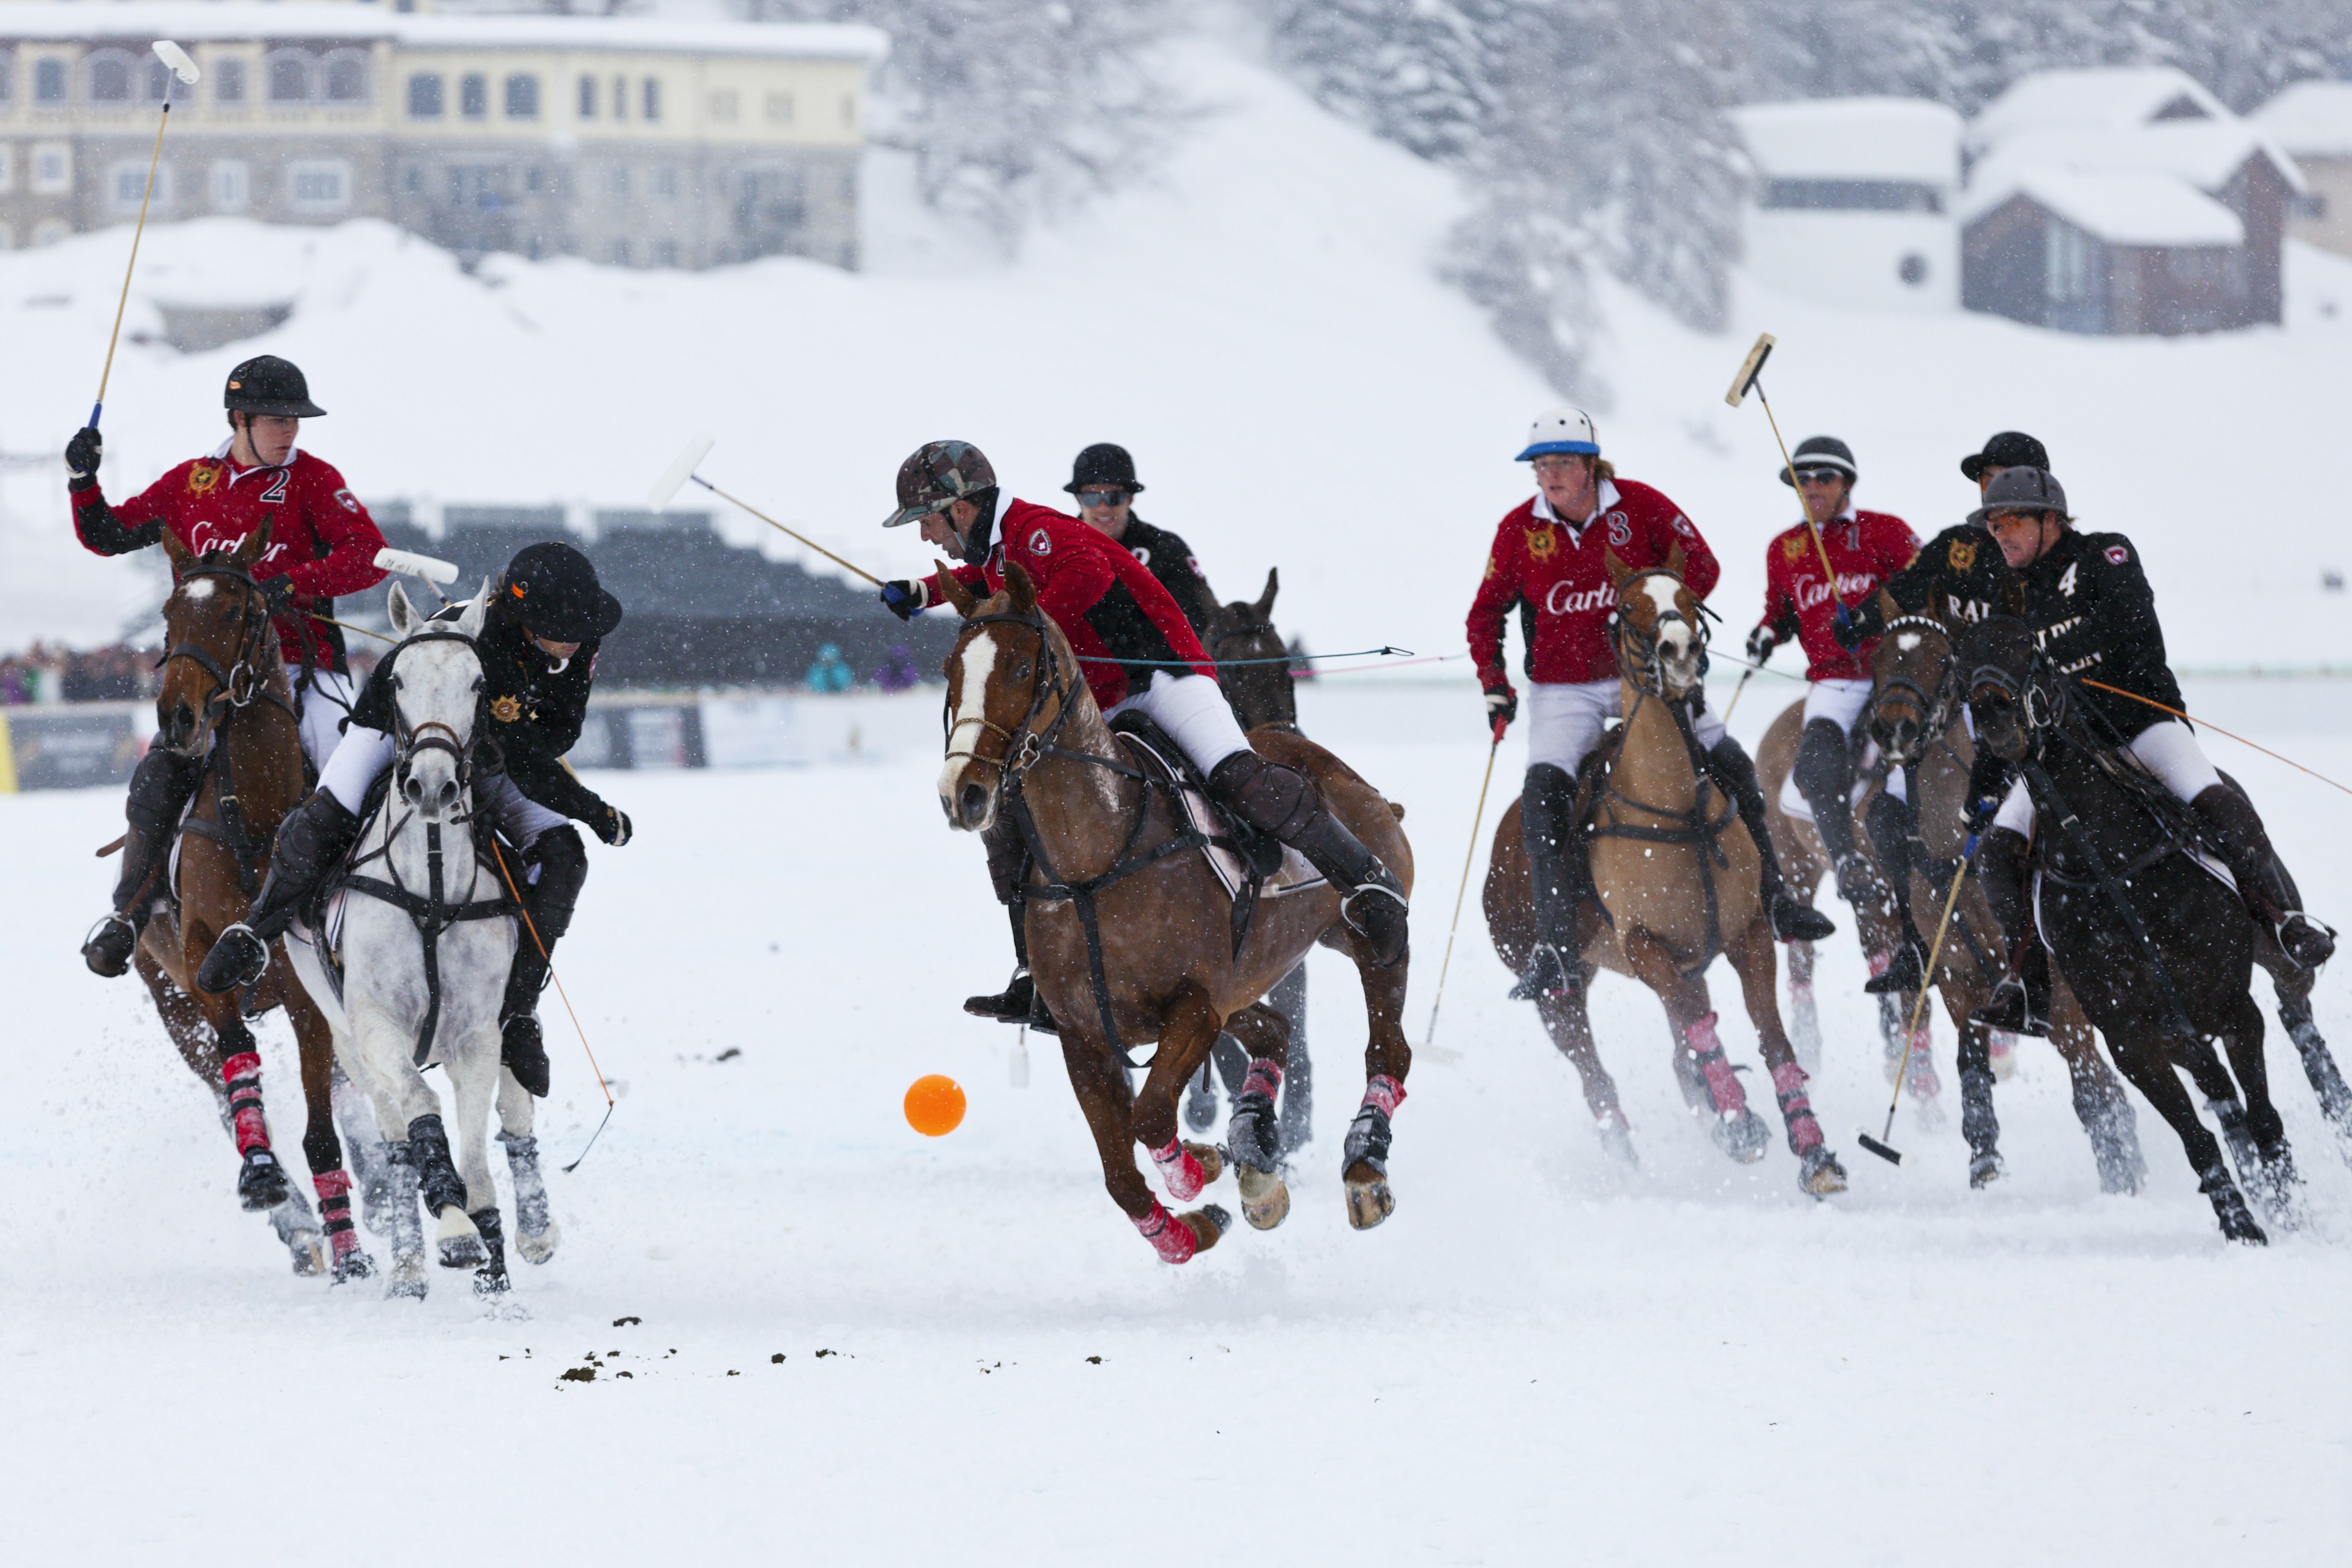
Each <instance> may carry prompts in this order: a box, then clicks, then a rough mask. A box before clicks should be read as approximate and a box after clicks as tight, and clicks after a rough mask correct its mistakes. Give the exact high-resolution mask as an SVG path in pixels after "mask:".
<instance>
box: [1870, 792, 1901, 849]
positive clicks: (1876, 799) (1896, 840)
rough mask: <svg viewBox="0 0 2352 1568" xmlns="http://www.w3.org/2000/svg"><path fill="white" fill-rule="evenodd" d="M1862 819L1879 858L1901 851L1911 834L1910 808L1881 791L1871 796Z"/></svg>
mask: <svg viewBox="0 0 2352 1568" xmlns="http://www.w3.org/2000/svg"><path fill="white" fill-rule="evenodd" d="M1862 820H1863V826H1865V827H1867V828H1869V829H1870V841H1871V843H1872V844H1873V845H1874V846H1876V847H1877V849H1878V853H1879V858H1881V859H1886V858H1891V857H1894V856H1896V855H1898V854H1899V853H1901V851H1902V850H1903V849H1904V847H1905V845H1906V842H1907V840H1908V839H1909V837H1910V835H1911V808H1910V807H1909V806H1908V805H1905V804H1904V803H1903V802H1901V801H1899V800H1897V799H1895V797H1894V796H1893V795H1887V794H1885V792H1883V791H1882V792H1881V793H1879V794H1878V795H1874V796H1873V797H1872V798H1871V802H1870V810H1869V811H1868V812H1867V813H1865V814H1864V816H1863V819H1862Z"/></svg>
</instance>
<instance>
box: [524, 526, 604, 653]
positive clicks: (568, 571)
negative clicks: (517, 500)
mask: <svg viewBox="0 0 2352 1568" xmlns="http://www.w3.org/2000/svg"><path fill="white" fill-rule="evenodd" d="M496 597H497V598H498V600H499V603H500V604H502V605H505V606H506V607H507V609H508V610H509V613H511V614H512V615H513V616H515V617H516V618H517V619H518V620H520V621H521V623H522V629H523V630H525V631H526V632H529V633H530V635H531V636H532V637H542V638H544V639H546V640H547V641H549V642H571V643H581V642H593V641H594V640H596V639H597V638H598V637H609V636H611V635H612V631H613V628H614V626H619V625H620V624H621V601H620V600H618V599H615V598H614V597H613V595H610V594H608V593H606V592H605V591H604V584H601V583H599V582H597V581H596V568H595V566H594V565H593V563H591V562H590V561H589V559H588V557H586V556H585V555H583V554H582V553H580V552H579V551H577V550H575V549H573V548H572V546H571V545H569V544H565V543H563V542H562V541H560V540H551V541H549V542H546V543H544V544H531V545H526V546H524V547H523V549H522V550H521V551H520V552H517V554H516V555H515V558H514V559H513V560H512V561H510V562H509V563H507V569H506V574H505V575H504V576H502V577H500V578H499V586H498V592H497V595H496Z"/></svg>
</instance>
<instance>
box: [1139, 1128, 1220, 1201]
mask: <svg viewBox="0 0 2352 1568" xmlns="http://www.w3.org/2000/svg"><path fill="white" fill-rule="evenodd" d="M1151 1163H1153V1164H1155V1165H1157V1166H1159V1167H1160V1178H1161V1179H1162V1180H1164V1181H1165V1182H1166V1183H1167V1184H1168V1195H1169V1196H1170V1197H1171V1198H1174V1199H1175V1200H1176V1201H1177V1202H1178V1203H1180V1204H1189V1203H1191V1202H1192V1200H1193V1199H1194V1198H1197V1197H1199V1196H1200V1195H1201V1189H1202V1187H1205V1186H1207V1185H1208V1184H1209V1180H1208V1175H1207V1173H1205V1172H1203V1171H1202V1169H1201V1162H1200V1161H1198V1160H1196V1159H1194V1158H1193V1157H1192V1151H1191V1150H1190V1149H1187V1148H1185V1147H1184V1141H1183V1140H1182V1139H1181V1138H1171V1139H1170V1140H1168V1147H1166V1148H1165V1149H1154V1150H1153V1151H1151Z"/></svg>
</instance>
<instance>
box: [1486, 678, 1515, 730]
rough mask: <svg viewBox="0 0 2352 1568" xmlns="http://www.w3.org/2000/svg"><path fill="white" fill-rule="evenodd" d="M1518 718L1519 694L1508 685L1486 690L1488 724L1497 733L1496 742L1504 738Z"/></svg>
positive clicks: (1491, 687)
mask: <svg viewBox="0 0 2352 1568" xmlns="http://www.w3.org/2000/svg"><path fill="white" fill-rule="evenodd" d="M1518 716H1519V694H1518V693H1517V692H1516V691H1514V690H1512V689H1510V687H1508V686H1507V685H1505V686H1490V687H1488V688H1486V723H1487V726H1488V727H1489V728H1490V729H1492V730H1493V731H1495V739H1496V741H1500V740H1501V739H1502V738H1503V731H1506V730H1507V729H1509V728H1510V727H1511V721H1512V720H1514V719H1516V718H1517V717H1518Z"/></svg>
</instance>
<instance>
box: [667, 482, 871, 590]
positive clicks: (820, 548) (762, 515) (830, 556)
mask: <svg viewBox="0 0 2352 1568" xmlns="http://www.w3.org/2000/svg"><path fill="white" fill-rule="evenodd" d="M687 478H688V479H692V480H693V481H694V482H695V483H696V484H698V485H700V486H701V487H702V488H703V489H707V490H709V492H710V493H711V494H712V495H715V496H717V497H718V498H719V500H723V501H732V502H734V504H735V505H737V506H740V507H741V508H742V509H743V510H745V511H748V512H750V513H751V515H752V516H753V517H756V518H758V519H759V520H760V521H761V522H764V523H766V524H767V525H768V526H769V527H770V528H772V529H774V530H775V531H777V532H778V533H781V534H783V535H785V536H787V537H788V538H792V539H797V540H799V541H800V542H802V543H803V544H805V545H807V546H808V547H809V548H810V549H811V550H814V551H815V552H817V553H818V554H819V555H822V556H824V558H825V559H826V560H827V561H830V562H832V563H834V564H835V566H838V567H840V568H841V569H842V570H843V571H845V572H854V573H856V574H857V575H858V576H860V577H863V578H865V579H866V581H867V582H868V583H871V584H874V585H875V586H876V587H877V588H879V587H880V586H882V579H881V578H879V577H877V576H876V575H874V574H873V573H871V572H868V571H867V570H866V568H865V567H863V566H855V565H852V564H851V563H848V562H846V561H844V560H843V559H842V558H841V557H840V556H838V555H835V553H834V552H832V551H830V550H827V549H826V548H825V547H824V545H822V544H819V543H818V542H816V541H815V540H814V539H811V538H810V537H809V536H808V535H807V534H805V533H796V532H794V531H793V530H791V529H789V528H786V527H785V526H784V525H783V524H782V523H781V522H778V521H776V520H775V519H774V518H772V517H770V516H769V515H768V514H767V513H766V512H764V511H761V510H760V509H759V508H758V507H755V506H753V505H752V504H751V502H750V501H747V500H743V499H742V498H741V497H740V496H731V495H729V494H728V493H727V492H726V491H725V490H722V489H719V487H718V486H717V485H714V484H712V483H711V482H710V481H709V479H704V478H703V477H702V476H701V475H700V474H688V475H687Z"/></svg>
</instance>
